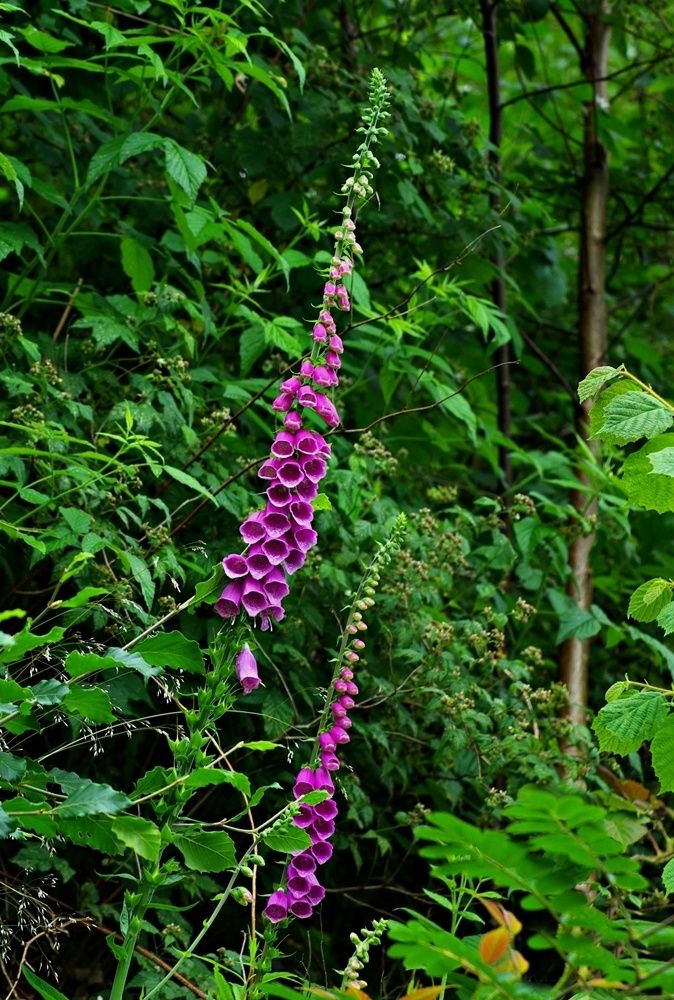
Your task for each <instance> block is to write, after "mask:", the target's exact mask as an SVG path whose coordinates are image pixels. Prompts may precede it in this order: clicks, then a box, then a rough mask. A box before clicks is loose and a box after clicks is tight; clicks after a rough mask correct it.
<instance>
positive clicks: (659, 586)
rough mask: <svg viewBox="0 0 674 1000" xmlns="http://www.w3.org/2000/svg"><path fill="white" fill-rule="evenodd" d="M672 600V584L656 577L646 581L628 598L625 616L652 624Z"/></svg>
mask: <svg viewBox="0 0 674 1000" xmlns="http://www.w3.org/2000/svg"><path fill="white" fill-rule="evenodd" d="M671 600H672V584H671V583H670V582H669V581H667V580H663V579H662V578H661V577H656V578H655V579H653V580H647V581H646V583H642V584H641V586H640V587H637V589H636V590H635V591H634V593H633V594H632V596H631V597H630V603H629V607H628V609H627V614H628V615H629V616H630V618H634V619H635V621H638V622H653V621H655V619H656V618H657V617H658V615H659V614H660V612H661V611H662V609H663V608H665V607H667V605H668V604H669V603H670V601H671Z"/></svg>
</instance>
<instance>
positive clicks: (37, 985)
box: [23, 32, 68, 1000]
mask: <svg viewBox="0 0 674 1000" xmlns="http://www.w3.org/2000/svg"><path fill="white" fill-rule="evenodd" d="M39 33H40V34H41V32H39ZM23 975H24V977H25V979H26V981H27V982H28V984H29V985H30V986H32V987H33V989H34V990H37V991H38V993H39V994H40V996H41V997H43V998H44V1000H68V997H67V996H65V995H64V994H63V993H61V992H60V991H59V990H57V989H56V988H55V987H54V986H50V985H49V983H45V981H44V979H40V977H39V976H36V975H35V973H34V972H31V971H30V969H29V968H28V967H27V966H26V965H24V966H23Z"/></svg>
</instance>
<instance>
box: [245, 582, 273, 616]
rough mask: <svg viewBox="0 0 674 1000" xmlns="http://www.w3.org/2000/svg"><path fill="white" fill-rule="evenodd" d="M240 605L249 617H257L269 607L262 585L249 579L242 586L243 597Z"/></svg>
mask: <svg viewBox="0 0 674 1000" xmlns="http://www.w3.org/2000/svg"><path fill="white" fill-rule="evenodd" d="M241 603H242V605H243V606H244V608H245V609H246V611H247V612H248V614H249V615H251V616H253V617H254V616H255V615H259V614H260V612H261V611H266V610H267V608H268V607H269V598H268V597H267V595H266V594H265V592H264V588H263V587H262V584H261V583H259V582H258V581H257V580H253V579H251V578H250V577H249V578H248V579H247V580H246V582H245V583H244V585H243V596H242V597H241Z"/></svg>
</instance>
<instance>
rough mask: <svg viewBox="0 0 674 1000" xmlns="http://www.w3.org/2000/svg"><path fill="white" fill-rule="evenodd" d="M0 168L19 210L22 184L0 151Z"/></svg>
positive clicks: (14, 169)
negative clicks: (13, 190) (13, 191)
mask: <svg viewBox="0 0 674 1000" xmlns="http://www.w3.org/2000/svg"><path fill="white" fill-rule="evenodd" d="M0 34H3V32H0ZM0 170H2V172H3V174H4V175H5V178H6V179H7V180H8V181H9V182H10V183H11V184H13V185H14V188H15V190H16V196H17V198H18V199H19V211H21V209H22V208H23V184H22V182H21V179H20V178H19V175H18V174H17V172H16V167H15V166H14V164H13V163H12V162H11V160H10V159H9V158H8V157H7V156H5V154H4V153H0Z"/></svg>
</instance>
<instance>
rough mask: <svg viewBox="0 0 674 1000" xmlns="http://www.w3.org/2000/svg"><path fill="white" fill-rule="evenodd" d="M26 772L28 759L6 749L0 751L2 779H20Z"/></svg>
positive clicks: (0, 775)
mask: <svg viewBox="0 0 674 1000" xmlns="http://www.w3.org/2000/svg"><path fill="white" fill-rule="evenodd" d="M25 773H26V761H25V760H23V758H21V757H15V756H14V754H12V753H7V752H6V751H5V750H2V751H0V779H2V780H3V781H18V780H19V779H20V778H22V777H23V776H24V774H25Z"/></svg>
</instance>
